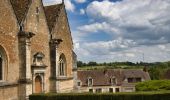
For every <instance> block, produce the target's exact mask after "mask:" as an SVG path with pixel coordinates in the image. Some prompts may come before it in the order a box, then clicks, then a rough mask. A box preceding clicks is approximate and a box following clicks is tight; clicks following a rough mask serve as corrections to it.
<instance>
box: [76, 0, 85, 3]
mask: <svg viewBox="0 0 170 100" xmlns="http://www.w3.org/2000/svg"><path fill="white" fill-rule="evenodd" d="M74 1H75V2H76V3H85V2H86V0H74Z"/></svg>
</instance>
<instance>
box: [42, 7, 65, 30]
mask: <svg viewBox="0 0 170 100" xmlns="http://www.w3.org/2000/svg"><path fill="white" fill-rule="evenodd" d="M62 6H63V4H58V5H50V6H45V7H44V10H45V15H46V18H47V24H48V27H49V30H50V32H51V31H52V29H53V27H54V26H55V23H56V19H57V17H58V15H59V13H60V10H61V8H62Z"/></svg>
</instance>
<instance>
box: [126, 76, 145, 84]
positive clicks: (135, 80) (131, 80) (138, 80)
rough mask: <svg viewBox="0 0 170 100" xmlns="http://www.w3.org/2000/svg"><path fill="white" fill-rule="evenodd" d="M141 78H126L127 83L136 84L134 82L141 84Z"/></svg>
mask: <svg viewBox="0 0 170 100" xmlns="http://www.w3.org/2000/svg"><path fill="white" fill-rule="evenodd" d="M141 81H142V78H141V77H137V78H128V83H136V82H141Z"/></svg>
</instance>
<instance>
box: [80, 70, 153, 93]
mask: <svg viewBox="0 0 170 100" xmlns="http://www.w3.org/2000/svg"><path fill="white" fill-rule="evenodd" d="M147 80H150V76H149V74H148V72H145V71H143V70H141V69H108V70H85V71H83V70H78V71H77V91H78V92H80V93H81V92H93V93H101V92H110V93H114V92H134V91H135V83H137V82H143V81H147Z"/></svg>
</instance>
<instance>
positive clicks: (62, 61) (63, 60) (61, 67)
mask: <svg viewBox="0 0 170 100" xmlns="http://www.w3.org/2000/svg"><path fill="white" fill-rule="evenodd" d="M59 76H66V58H65V56H64V54H62V55H61V56H60V59H59Z"/></svg>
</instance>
